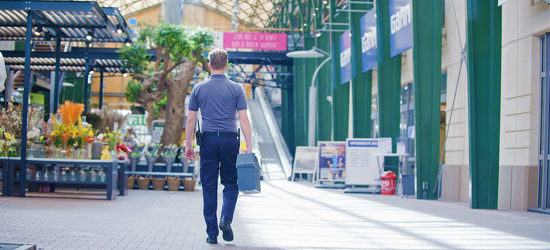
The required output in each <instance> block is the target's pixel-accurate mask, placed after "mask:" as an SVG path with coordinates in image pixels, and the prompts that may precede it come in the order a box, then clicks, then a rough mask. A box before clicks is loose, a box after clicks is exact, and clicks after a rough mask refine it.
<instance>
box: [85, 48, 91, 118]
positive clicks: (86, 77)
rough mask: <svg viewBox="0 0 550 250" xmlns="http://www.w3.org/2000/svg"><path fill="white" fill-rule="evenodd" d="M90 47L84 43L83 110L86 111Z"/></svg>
mask: <svg viewBox="0 0 550 250" xmlns="http://www.w3.org/2000/svg"><path fill="white" fill-rule="evenodd" d="M89 49H90V44H89V43H86V57H85V58H84V59H85V60H86V65H85V69H84V112H85V113H88V88H89V85H88V79H90V76H89V75H88V73H89V71H90V60H89V59H88V50H89Z"/></svg>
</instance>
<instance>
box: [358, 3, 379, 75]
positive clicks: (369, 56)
mask: <svg viewBox="0 0 550 250" xmlns="http://www.w3.org/2000/svg"><path fill="white" fill-rule="evenodd" d="M377 44H378V42H377V39H376V7H374V8H372V9H371V10H370V11H369V12H368V13H367V14H365V15H364V16H363V17H361V62H362V68H363V72H367V71H369V70H371V69H373V68H374V67H376V65H377V61H376V50H377V48H378V45H377Z"/></svg>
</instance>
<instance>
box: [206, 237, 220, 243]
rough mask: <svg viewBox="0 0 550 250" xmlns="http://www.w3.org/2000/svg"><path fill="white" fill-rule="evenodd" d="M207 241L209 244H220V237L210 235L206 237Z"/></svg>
mask: <svg viewBox="0 0 550 250" xmlns="http://www.w3.org/2000/svg"><path fill="white" fill-rule="evenodd" d="M206 243H208V244H218V238H217V237H210V236H208V238H206Z"/></svg>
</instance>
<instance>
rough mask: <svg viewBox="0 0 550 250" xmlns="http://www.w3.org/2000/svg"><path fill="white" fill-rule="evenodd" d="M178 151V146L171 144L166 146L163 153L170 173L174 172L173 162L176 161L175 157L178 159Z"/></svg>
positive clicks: (167, 170)
mask: <svg viewBox="0 0 550 250" xmlns="http://www.w3.org/2000/svg"><path fill="white" fill-rule="evenodd" d="M177 151H178V147H176V145H174V144H171V145H168V146H166V147H164V153H162V154H161V156H162V159H163V160H164V163H166V172H168V173H170V172H172V164H173V163H174V159H176V152H177Z"/></svg>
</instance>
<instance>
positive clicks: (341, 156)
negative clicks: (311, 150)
mask: <svg viewBox="0 0 550 250" xmlns="http://www.w3.org/2000/svg"><path fill="white" fill-rule="evenodd" d="M318 151H319V163H318V168H317V181H345V179H346V142H318Z"/></svg>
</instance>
